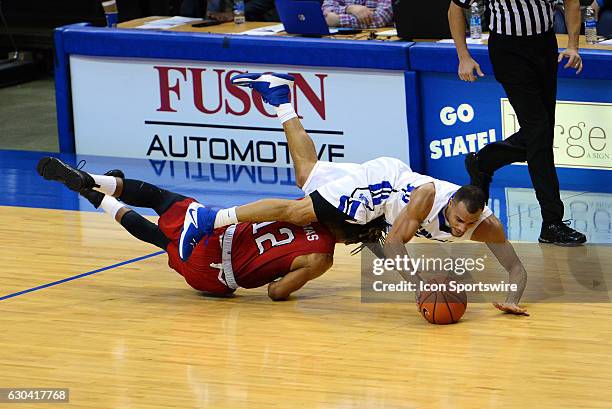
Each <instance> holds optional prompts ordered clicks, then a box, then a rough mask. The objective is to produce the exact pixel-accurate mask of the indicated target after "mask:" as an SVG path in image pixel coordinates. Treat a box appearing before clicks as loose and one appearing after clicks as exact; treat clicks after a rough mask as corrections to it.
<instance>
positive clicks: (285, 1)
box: [276, 0, 331, 36]
mask: <svg viewBox="0 0 612 409" xmlns="http://www.w3.org/2000/svg"><path fill="white" fill-rule="evenodd" d="M276 10H277V11H278V15H279V17H280V20H281V22H282V23H283V26H285V31H286V32H287V33H289V34H301V35H305V36H324V35H329V34H331V33H330V30H329V28H328V27H327V22H326V21H325V17H323V10H321V3H320V2H319V1H318V0H276Z"/></svg>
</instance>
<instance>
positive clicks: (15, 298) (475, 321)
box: [0, 151, 612, 409]
mask: <svg viewBox="0 0 612 409" xmlns="http://www.w3.org/2000/svg"><path fill="white" fill-rule="evenodd" d="M43 155H44V154H43V153H40V152H39V153H32V152H29V153H28V152H18V151H0V180H1V182H0V242H1V243H2V245H1V246H0V323H1V325H2V331H1V333H0V368H1V369H0V387H3V388H9V387H11V388H12V387H15V388H35V387H36V388H40V387H43V388H69V389H70V403H68V404H63V405H61V404H54V405H51V407H67V408H105V409H107V408H171V407H172V408H302V407H303V408H330V409H331V408H343V409H349V408H368V409H371V408H423V409H441V408H488V407H496V408H497V407H509V408H609V407H610V402H612V388H610V380H611V379H612V359H611V356H612V355H611V354H612V352H611V351H612V305H611V304H610V302H609V297H610V295H611V294H610V292H609V291H608V290H607V288H612V287H610V286H612V282H610V280H606V279H607V277H608V276H609V270H610V266H611V265H612V248H610V247H608V244H607V243H610V242H612V225H611V223H612V221H611V220H612V219H611V216H610V215H611V214H612V193H611V192H612V188H611V187H609V186H608V187H604V188H603V189H604V190H603V191H602V189H601V188H600V189H598V190H594V191H592V192H574V191H565V192H564V193H563V194H564V200H565V203H566V208H567V212H568V213H566V216H567V217H568V218H573V219H575V221H576V223H578V227H579V228H580V229H582V231H585V232H587V234H588V237H589V240H590V242H591V243H596V244H592V245H591V246H593V247H592V248H595V249H596V250H597V257H593V256H592V254H591V255H589V256H588V257H587V256H585V254H586V253H585V251H586V250H584V249H567V248H560V247H553V246H540V245H537V244H531V245H529V246H527V247H525V250H521V251H520V252H519V254H520V255H521V258H522V259H523V262H524V264H525V267H526V268H527V271H528V273H529V277H530V281H529V284H528V286H530V287H531V286H538V283H539V277H542V276H545V275H547V274H552V275H557V276H558V277H565V276H566V275H567V273H568V271H569V270H570V269H571V270H572V274H574V275H576V271H578V272H579V273H580V272H584V277H586V278H587V281H588V280H590V278H591V275H592V273H593V272H594V271H597V274H599V275H597V274H596V275H597V279H596V280H595V279H593V280H592V281H593V287H597V294H596V295H597V297H593V298H589V295H588V294H590V293H589V292H588V291H585V292H583V293H582V294H586V296H585V297H583V298H582V299H580V298H577V299H574V300H572V301H570V302H550V300H548V301H547V302H525V303H524V305H525V307H526V308H527V309H528V311H529V312H530V313H531V316H530V317H516V316H510V315H504V314H502V313H500V312H499V311H497V310H496V309H494V308H493V307H492V306H491V304H489V303H469V304H468V308H467V311H466V314H465V315H464V317H463V319H462V320H461V321H460V322H459V323H457V324H454V325H446V326H438V325H432V324H429V323H427V322H426V321H425V320H424V319H423V318H422V317H421V316H420V315H419V314H418V313H417V311H416V307H415V303H414V299H412V300H411V299H407V300H406V302H403V303H384V302H381V303H367V302H362V297H361V265H360V257H359V256H350V255H349V252H350V249H351V247H346V246H344V245H337V248H336V256H335V263H334V266H333V267H332V269H331V270H330V271H329V272H328V273H326V274H325V275H323V276H322V277H321V278H319V279H317V280H314V281H313V282H311V283H309V284H307V285H306V287H305V288H303V289H302V290H301V291H299V292H297V293H296V294H295V295H294V296H293V297H292V298H291V299H290V300H289V301H286V302H272V301H270V300H269V299H268V297H267V294H266V288H265V287H264V288H260V289H256V290H242V289H241V290H238V291H237V293H236V294H235V295H234V296H232V297H229V298H214V297H208V296H205V295H202V294H200V293H198V292H197V291H195V290H193V289H191V288H190V287H188V286H187V285H186V284H185V282H184V281H183V279H182V277H180V276H179V275H178V274H176V273H175V272H174V271H172V270H170V269H169V268H168V266H167V259H166V256H165V254H163V253H161V252H159V251H158V250H157V249H156V248H155V247H153V246H151V245H149V244H146V243H141V242H139V241H138V240H136V239H134V238H132V237H131V236H130V235H129V234H128V233H127V232H125V231H124V230H123V229H122V228H121V226H120V225H119V224H117V223H116V222H114V221H113V220H111V219H110V217H108V216H107V215H105V214H104V213H101V212H96V211H93V208H92V207H91V206H90V205H89V203H88V202H85V201H84V200H81V199H79V198H78V197H77V196H76V194H74V193H73V192H70V191H68V190H67V189H66V188H64V187H63V186H61V185H59V184H57V183H51V182H46V181H43V180H42V179H41V178H40V177H39V176H38V175H37V174H36V171H35V164H36V162H37V160H38V158H39V157H41V156H43ZM64 158H65V159H66V160H67V161H69V162H71V163H73V164H75V163H76V162H77V161H78V160H77V159H83V158H73V157H64ZM85 159H87V164H86V165H85V169H86V170H89V171H92V172H98V173H99V172H104V171H106V170H108V169H111V168H122V169H123V170H124V171H125V173H126V175H127V177H130V178H135V179H143V180H146V181H149V182H151V183H155V184H158V185H160V186H162V187H164V188H167V189H171V190H174V191H177V192H180V193H182V194H185V195H190V196H194V197H196V198H198V199H199V200H200V201H201V202H202V203H205V204H209V205H212V206H229V205H233V204H240V203H245V202H247V201H252V200H255V199H258V198H262V197H285V198H295V197H298V196H299V193H300V192H299V190H298V189H297V188H295V187H294V186H293V183H294V181H293V176H292V173H291V172H290V171H287V170H286V169H274V168H258V167H251V166H244V167H240V166H233V165H208V164H187V163H182V162H169V161H145V160H127V159H118V158H101V157H91V158H85ZM496 189H497V190H496V191H494V194H493V196H494V202H493V203H492V207H493V209H494V210H495V211H496V213H498V216H500V218H501V219H502V221H503V222H504V223H505V224H506V225H507V226H508V231H509V236H510V238H511V239H513V240H515V241H517V242H523V243H529V242H534V241H535V239H536V238H537V232H538V229H539V221H538V216H537V213H538V212H537V202H535V198H534V197H533V191H531V190H530V189H526V186H515V187H511V188H501V187H497V188H496ZM605 189H610V190H607V191H606V190H605ZM534 209H535V210H534ZM589 251H590V250H589ZM580 279H581V278H580V277H577V280H578V281H580ZM562 282H564V283H565V281H563V280H562ZM589 282H590V281H589ZM583 284H584V283H583ZM566 288H570V287H566ZM570 291H571V290H570ZM553 301H554V299H553ZM591 301H593V302H591ZM42 406H44V405H42ZM11 407H12V406H11ZM15 407H16V408H18V407H41V405H39V404H36V405H34V404H15Z"/></svg>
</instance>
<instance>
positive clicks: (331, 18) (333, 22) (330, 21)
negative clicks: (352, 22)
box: [325, 11, 340, 27]
mask: <svg viewBox="0 0 612 409" xmlns="http://www.w3.org/2000/svg"><path fill="white" fill-rule="evenodd" d="M325 22H326V23H327V25H328V26H329V27H338V26H339V25H340V16H339V15H337V14H336V13H332V12H331V11H330V12H329V13H327V14H325Z"/></svg>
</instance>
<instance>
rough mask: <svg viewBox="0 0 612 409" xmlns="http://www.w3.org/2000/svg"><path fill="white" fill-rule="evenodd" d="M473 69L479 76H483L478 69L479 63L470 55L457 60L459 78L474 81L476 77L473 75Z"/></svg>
mask: <svg viewBox="0 0 612 409" xmlns="http://www.w3.org/2000/svg"><path fill="white" fill-rule="evenodd" d="M474 71H476V73H477V74H478V76H479V77H484V76H485V75H484V73H483V72H482V70H481V69H480V65H479V64H478V63H477V62H476V61H475V60H474V59H473V58H472V57H469V58H464V59H461V60H459V78H461V80H462V81H469V82H474V81H476V80H477V77H476V76H475V75H474Z"/></svg>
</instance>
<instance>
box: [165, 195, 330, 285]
mask: <svg viewBox="0 0 612 409" xmlns="http://www.w3.org/2000/svg"><path fill="white" fill-rule="evenodd" d="M194 201H195V200H194V199H191V198H188V199H185V200H183V201H181V202H177V203H174V204H173V205H172V206H170V208H169V209H168V210H167V211H166V212H165V213H164V214H162V215H161V217H160V218H159V220H158V222H157V223H158V225H159V227H160V229H161V230H162V231H163V232H164V234H165V235H166V236H167V237H168V238H169V239H170V240H171V242H170V244H169V245H168V248H167V251H168V265H169V266H170V267H171V268H172V269H174V270H175V271H177V272H178V273H179V274H181V275H182V276H183V277H184V278H185V281H187V283H188V284H189V285H190V286H191V287H193V288H195V289H196V290H200V291H208V292H212V293H215V294H229V293H232V292H233V291H234V290H235V288H232V286H230V285H228V284H227V283H228V279H227V277H226V272H225V271H224V269H223V257H222V240H229V238H228V237H227V236H228V235H227V234H226V229H227V228H225V227H224V228H220V229H215V231H214V233H213V234H212V235H211V236H210V237H208V239H205V240H202V241H201V242H200V243H199V244H198V245H197V247H196V248H195V249H194V251H193V253H192V254H191V257H190V258H189V260H188V261H187V262H183V261H182V260H181V259H180V257H179V255H178V240H179V237H180V235H181V228H182V227H183V219H184V218H185V212H186V211H187V207H188V206H189V205H190V204H191V203H192V202H194ZM232 229H234V227H232ZM231 240H232V243H231V268H232V271H233V276H234V279H235V281H236V283H237V284H238V286H240V287H245V288H254V287H260V286H262V285H265V284H267V283H269V282H271V281H274V280H276V279H277V278H280V277H283V276H285V275H286V274H287V273H288V272H289V270H290V268H291V263H292V262H293V260H294V259H295V258H296V257H299V256H303V255H307V254H312V253H327V254H333V252H334V247H335V238H334V236H333V235H332V234H331V233H330V232H329V231H328V230H327V229H326V228H325V227H323V226H322V225H320V224H317V223H313V224H312V225H309V226H304V227H299V226H294V225H291V224H288V223H280V222H266V223H240V224H238V225H237V226H236V227H235V229H234V232H233V235H232V238H231Z"/></svg>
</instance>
